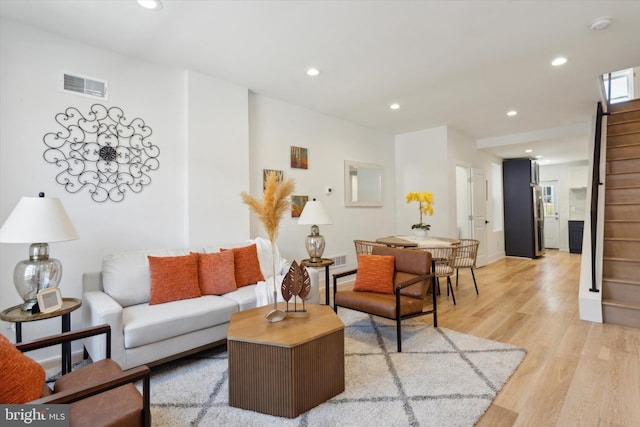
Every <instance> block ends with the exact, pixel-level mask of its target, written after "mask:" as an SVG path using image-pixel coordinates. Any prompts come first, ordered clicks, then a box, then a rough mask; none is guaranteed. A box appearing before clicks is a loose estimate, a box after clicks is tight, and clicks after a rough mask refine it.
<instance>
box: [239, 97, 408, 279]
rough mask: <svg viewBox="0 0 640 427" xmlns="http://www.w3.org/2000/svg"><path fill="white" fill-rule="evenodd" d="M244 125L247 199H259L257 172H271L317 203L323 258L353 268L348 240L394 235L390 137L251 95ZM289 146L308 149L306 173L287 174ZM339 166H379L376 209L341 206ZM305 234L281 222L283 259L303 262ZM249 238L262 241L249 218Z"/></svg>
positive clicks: (290, 170) (341, 169)
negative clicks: (340, 259)
mask: <svg viewBox="0 0 640 427" xmlns="http://www.w3.org/2000/svg"><path fill="white" fill-rule="evenodd" d="M250 122H251V131H250V135H251V138H250V139H251V194H252V195H255V196H259V195H260V194H262V170H263V169H277V170H282V171H284V175H285V177H291V178H293V179H294V180H295V182H296V190H295V192H294V194H295V195H301V196H304V195H306V196H309V200H312V199H313V198H316V199H317V200H319V201H321V202H322V204H323V205H324V207H325V209H326V210H327V213H328V214H329V216H330V217H331V219H332V220H333V224H332V225H321V226H320V234H322V235H323V236H324V237H325V240H326V247H325V252H324V255H323V256H324V257H328V256H333V255H341V254H344V255H347V264H348V267H355V265H356V264H357V260H356V257H355V249H354V245H353V240H354V239H374V238H376V237H382V236H387V235H390V234H393V233H394V224H395V213H394V201H395V200H396V197H395V191H394V176H395V173H396V168H395V163H394V153H393V136H391V135H388V134H384V133H380V132H377V131H373V130H370V129H366V128H362V127H360V126H356V125H354V124H351V123H348V122H345V121H343V120H338V119H335V118H332V117H328V116H323V115H321V114H317V113H314V112H312V111H309V110H307V109H304V108H301V107H297V106H294V105H291V104H287V103H284V102H280V101H277V100H273V99H270V98H266V97H263V96H259V95H254V94H252V95H251V97H250ZM291 146H296V147H305V148H307V149H308V160H309V168H308V169H295V168H291V163H290V150H291ZM345 160H353V161H358V162H367V163H377V164H380V165H382V166H383V168H384V178H383V187H384V188H383V206H382V207H371V208H369V207H345V206H344V179H343V177H344V161H345ZM325 186H329V187H331V188H332V189H333V192H332V193H331V195H326V194H325V192H324V187H325ZM309 229H310V227H309V226H306V225H304V226H303V225H297V218H291V217H286V218H283V220H282V221H281V222H280V231H279V237H278V240H277V242H278V247H279V248H280V249H281V251H282V253H283V255H284V256H285V257H287V258H289V259H296V260H298V261H300V260H301V259H303V258H308V255H307V253H306V251H305V248H304V242H305V237H306V236H307V235H308V234H309ZM251 234H252V235H253V236H256V235H263V236H264V235H265V234H264V230H263V228H262V225H261V224H260V223H259V221H258V220H257V218H256V216H255V215H252V219H251ZM336 271H337V270H336Z"/></svg>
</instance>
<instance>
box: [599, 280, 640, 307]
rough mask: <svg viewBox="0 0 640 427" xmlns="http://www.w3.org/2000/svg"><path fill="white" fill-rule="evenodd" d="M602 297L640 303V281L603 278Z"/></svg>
mask: <svg viewBox="0 0 640 427" xmlns="http://www.w3.org/2000/svg"><path fill="white" fill-rule="evenodd" d="M602 299H608V300H615V301H625V302H627V303H632V304H640V282H637V281H635V282H634V281H624V280H613V279H609V278H606V277H603V278H602Z"/></svg>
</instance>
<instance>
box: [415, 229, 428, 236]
mask: <svg viewBox="0 0 640 427" xmlns="http://www.w3.org/2000/svg"><path fill="white" fill-rule="evenodd" d="M413 235H414V236H416V237H417V238H419V239H424V238H425V237H427V230H425V229H424V228H414V229H413Z"/></svg>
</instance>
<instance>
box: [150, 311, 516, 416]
mask: <svg viewBox="0 0 640 427" xmlns="http://www.w3.org/2000/svg"><path fill="white" fill-rule="evenodd" d="M338 313H339V315H340V318H341V319H342V320H343V321H344V323H345V326H346V329H345V391H344V392H343V393H341V394H339V395H337V396H335V397H334V398H332V399H330V400H328V401H327V402H325V403H323V404H321V405H319V406H317V407H315V408H313V409H311V410H310V411H308V412H306V413H304V414H302V415H300V416H298V417H297V418H295V419H289V418H280V417H274V416H270V415H265V414H261V413H257V412H253V411H247V410H243V409H238V408H233V407H230V406H229V405H228V397H229V392H228V388H227V386H228V382H227V353H226V349H225V348H224V347H222V348H218V349H213V350H211V351H207V352H203V353H200V354H198V355H195V356H193V357H190V358H184V359H181V360H178V361H176V362H172V363H169V364H166V365H163V366H159V367H157V368H154V369H153V370H152V374H151V403H152V408H151V414H152V423H153V425H154V426H171V427H176V426H261V427H262V426H278V427H286V426H371V425H379V426H473V425H474V424H475V423H476V422H477V421H478V419H479V418H480V417H481V416H482V414H483V413H484V412H485V411H486V410H487V408H488V407H489V405H490V404H491V402H492V401H493V399H494V398H495V397H496V395H497V394H498V392H499V391H500V389H501V388H502V386H503V385H504V384H505V383H506V381H507V380H508V379H509V377H510V376H511V375H512V374H513V372H514V371H515V370H516V368H517V367H518V366H519V365H520V362H522V360H523V358H524V356H525V353H526V351H525V350H524V349H521V348H518V347H514V346H511V345H508V344H503V343H499V342H495V341H490V340H486V339H482V338H477V337H474V336H471V335H466V334H461V333H458V332H455V331H451V330H448V329H445V328H433V327H432V326H429V325H427V324H423V323H419V322H417V321H411V322H406V326H405V324H404V323H403V327H402V335H403V342H402V350H403V351H402V353H397V352H396V335H395V323H394V322H393V321H388V320H385V319H381V318H378V317H371V316H368V315H365V314H362V313H358V312H355V311H351V310H347V309H342V308H341V309H339V310H338ZM265 369H269V367H268V366H265Z"/></svg>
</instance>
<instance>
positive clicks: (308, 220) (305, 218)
mask: <svg viewBox="0 0 640 427" xmlns="http://www.w3.org/2000/svg"><path fill="white" fill-rule="evenodd" d="M298 224H299V225H323V224H332V222H331V218H329V215H328V214H327V211H325V210H324V206H322V203H320V202H319V201H317V200H310V201H308V202H307V203H306V204H305V205H304V209H303V210H302V213H301V214H300V218H298Z"/></svg>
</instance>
